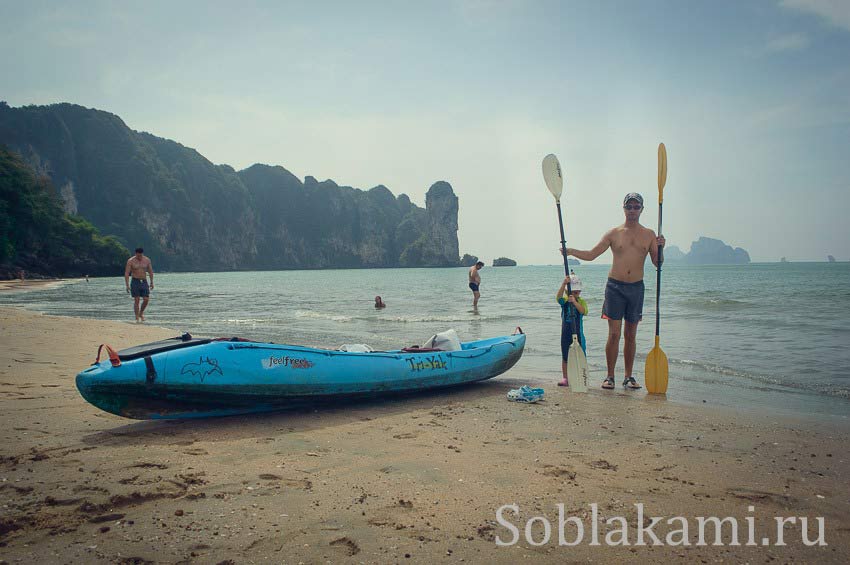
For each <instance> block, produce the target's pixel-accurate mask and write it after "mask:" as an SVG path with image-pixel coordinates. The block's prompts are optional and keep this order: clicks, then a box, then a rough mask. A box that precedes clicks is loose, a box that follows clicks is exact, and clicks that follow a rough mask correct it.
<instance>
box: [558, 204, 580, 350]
mask: <svg viewBox="0 0 850 565" xmlns="http://www.w3.org/2000/svg"><path fill="white" fill-rule="evenodd" d="M555 204H556V205H557V206H558V227H559V228H561V252H562V254H563V256H564V274H565V275H566V277H567V296H572V295H573V287H572V285H571V284H570V265H569V259H567V241H566V238H565V237H564V220H563V217H562V216H561V201H560V200H558V201H556V202H555ZM571 319H572V322H573V324H572V325H573V339H576V337H577V336H576V319H575V316H571Z"/></svg>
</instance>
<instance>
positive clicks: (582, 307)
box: [555, 275, 587, 386]
mask: <svg viewBox="0 0 850 565" xmlns="http://www.w3.org/2000/svg"><path fill="white" fill-rule="evenodd" d="M567 281H569V283H570V288H571V290H572V291H573V292H572V294H571V295H569V296H567V295H565V292H566V289H567ZM580 295H581V280H580V279H579V278H578V277H577V276H575V275H572V276H570V277H565V278H564V282H562V283H561V286H560V287H558V293H557V294H556V295H555V299H556V300H557V301H558V304H560V305H561V372H562V373H563V377H564V378H563V379H562V380H561V382H559V383H558V386H569V384H570V381H569V378H568V375H567V355H569V352H570V346H571V345H572V344H573V327H575V331H576V333H577V334H578V342H579V344H581V348H582V350H583V351H584V352H585V353H587V345H586V344H585V341H584V325H583V323H582V320H583V319H584V317H585V316H586V315H587V302H585V301H584V299H583V298H581V296H580Z"/></svg>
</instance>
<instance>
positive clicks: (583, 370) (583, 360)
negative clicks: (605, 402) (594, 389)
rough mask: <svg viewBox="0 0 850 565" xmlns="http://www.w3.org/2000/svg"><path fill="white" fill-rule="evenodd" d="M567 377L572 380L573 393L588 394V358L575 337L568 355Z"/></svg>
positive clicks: (571, 388)
mask: <svg viewBox="0 0 850 565" xmlns="http://www.w3.org/2000/svg"><path fill="white" fill-rule="evenodd" d="M567 376H568V377H569V379H570V390H572V391H573V392H587V357H585V355H584V351H583V350H582V348H581V345H580V344H579V342H578V339H577V338H576V337H575V335H573V343H572V345H570V352H569V353H568V354H567Z"/></svg>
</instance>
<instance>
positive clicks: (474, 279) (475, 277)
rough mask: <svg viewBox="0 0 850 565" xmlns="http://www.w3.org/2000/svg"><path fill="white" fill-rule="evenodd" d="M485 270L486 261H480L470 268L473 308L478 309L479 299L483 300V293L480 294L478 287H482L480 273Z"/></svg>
mask: <svg viewBox="0 0 850 565" xmlns="http://www.w3.org/2000/svg"><path fill="white" fill-rule="evenodd" d="M483 268H484V261H479V262H477V263H476V264H474V265H473V266H471V267H470V268H469V290H471V291H472V307H473V308H478V299H479V298H481V293H480V292H478V287H479V286H480V285H481V275H480V274H479V273H478V271H480V270H481V269H483Z"/></svg>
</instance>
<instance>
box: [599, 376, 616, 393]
mask: <svg viewBox="0 0 850 565" xmlns="http://www.w3.org/2000/svg"><path fill="white" fill-rule="evenodd" d="M602 388H604V389H605V390H612V389H613V388H614V377H605V380H604V381H602Z"/></svg>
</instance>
